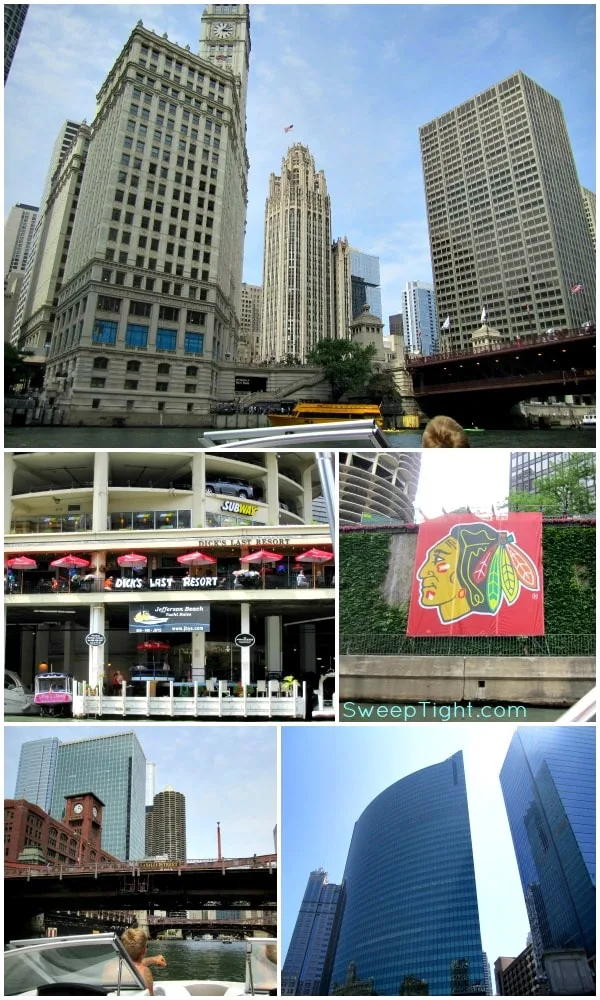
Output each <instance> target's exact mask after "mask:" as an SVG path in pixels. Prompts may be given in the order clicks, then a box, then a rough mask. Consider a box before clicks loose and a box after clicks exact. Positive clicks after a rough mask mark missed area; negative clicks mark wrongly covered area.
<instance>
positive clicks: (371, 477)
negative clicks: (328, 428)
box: [340, 451, 421, 525]
mask: <svg viewBox="0 0 600 1000" xmlns="http://www.w3.org/2000/svg"><path fill="white" fill-rule="evenodd" d="M420 468H421V455H420V453H419V452H416V451H384V452H358V453H357V452H348V453H346V454H343V453H342V454H341V455H340V524H341V525H344V524H346V525H353V524H354V525H360V524H362V525H369V524H388V523H391V522H393V521H402V522H405V521H414V516H415V507H414V502H415V496H416V492H417V486H418V483H419V471H420Z"/></svg>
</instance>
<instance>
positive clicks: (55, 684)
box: [35, 674, 71, 694]
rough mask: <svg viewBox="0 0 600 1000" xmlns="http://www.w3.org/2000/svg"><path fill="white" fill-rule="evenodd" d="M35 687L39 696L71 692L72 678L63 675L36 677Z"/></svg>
mask: <svg viewBox="0 0 600 1000" xmlns="http://www.w3.org/2000/svg"><path fill="white" fill-rule="evenodd" d="M35 687H36V691H37V692H38V694H46V693H47V692H49V691H52V692H55V691H70V690H71V678H70V677H66V676H64V675H62V674H44V676H42V677H36V679H35Z"/></svg>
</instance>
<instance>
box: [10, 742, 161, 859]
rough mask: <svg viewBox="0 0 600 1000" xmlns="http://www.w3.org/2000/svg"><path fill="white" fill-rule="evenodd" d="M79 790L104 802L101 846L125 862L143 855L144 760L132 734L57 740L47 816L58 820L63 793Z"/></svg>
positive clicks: (78, 791) (61, 809)
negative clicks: (57, 745) (59, 741)
mask: <svg viewBox="0 0 600 1000" xmlns="http://www.w3.org/2000/svg"><path fill="white" fill-rule="evenodd" d="M25 746H27V744H25ZM83 792H93V793H94V795H97V796H98V798H99V799H101V800H102V802H104V812H103V817H102V847H103V848H104V850H105V851H108V853H109V854H114V856H115V857H117V858H122V859H123V860H138V859H140V858H143V857H144V853H145V822H146V758H145V756H144V751H143V750H142V748H141V746H140V744H139V742H138V738H137V736H136V735H135V733H132V732H129V733H115V734H114V735H112V734H111V735H109V736H96V737H94V738H92V739H84V740H73V741H72V742H69V743H60V744H59V747H58V760H57V765H56V774H55V778H54V789H53V793H52V807H51V809H50V813H51V815H52V816H55V817H56V819H61V818H62V816H63V814H64V808H65V795H77V794H82V793H83Z"/></svg>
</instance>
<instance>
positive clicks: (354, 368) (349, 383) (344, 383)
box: [307, 337, 377, 403]
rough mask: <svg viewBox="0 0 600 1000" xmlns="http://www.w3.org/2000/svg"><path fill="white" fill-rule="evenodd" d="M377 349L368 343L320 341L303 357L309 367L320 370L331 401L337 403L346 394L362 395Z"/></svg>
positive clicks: (327, 339)
mask: <svg viewBox="0 0 600 1000" xmlns="http://www.w3.org/2000/svg"><path fill="white" fill-rule="evenodd" d="M376 354H377V348H376V347H373V346H372V345H371V344H370V345H369V346H368V347H362V345H361V344H357V343H356V342H355V341H353V340H332V339H331V338H329V337H328V338H326V339H325V340H320V341H319V342H318V344H316V345H315V346H314V347H313V348H312V350H311V351H310V352H309V354H308V355H307V361H308V363H309V364H310V365H316V366H317V367H318V368H322V369H323V375H324V376H325V379H326V380H327V381H328V382H329V385H330V386H331V398H332V399H333V401H334V403H337V401H338V400H339V399H341V397H342V396H343V395H344V394H345V393H348V392H351V393H354V394H356V395H358V394H360V393H364V392H365V388H366V386H367V383H368V381H369V379H370V377H371V361H372V360H373V358H374V357H375V355H376Z"/></svg>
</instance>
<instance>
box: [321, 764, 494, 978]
mask: <svg viewBox="0 0 600 1000" xmlns="http://www.w3.org/2000/svg"><path fill="white" fill-rule="evenodd" d="M343 885H344V892H345V904H344V912H343V916H342V921H341V927H340V933H339V939H338V945H337V949H336V953H335V960H334V965H333V972H332V977H331V983H332V988H333V986H334V985H335V984H339V983H343V982H344V981H345V980H346V976H347V972H348V966H349V964H350V962H354V963H356V974H357V977H358V978H359V979H360V980H366V979H370V978H371V977H372V978H373V980H374V984H373V992H374V994H375V995H377V996H402V995H411V994H412V995H416V994H417V993H419V994H423V995H429V996H455V995H458V994H461V993H468V994H482V995H484V994H485V991H486V988H485V972H484V957H483V953H482V948H481V933H480V929H479V909H478V905H477V891H476V886H475V870H474V866H473V851H472V847H471V830H470V825H469V811H468V805H467V792H466V786H465V774H464V766H463V759H462V753H457V754H454V756H452V757H450V758H449V759H448V760H445V761H443V762H442V763H440V764H434V765H433V766H432V767H427V768H425V769H424V770H422V771H417V772H416V773H415V774H411V775H409V776H408V777H406V778H402V779H401V780H400V781H397V782H396V783H395V784H394V785H391V786H390V787H389V788H387V789H386V790H385V791H384V792H382V793H381V794H380V795H378V796H377V798H376V799H374V800H373V802H371V804H370V805H369V806H367V808H366V809H365V811H364V812H363V813H362V815H361V816H360V818H359V819H358V821H357V823H356V825H355V827H354V833H353V836H352V842H351V844H350V850H349V852H348V860H347V862H346V870H345V874H344V883H343Z"/></svg>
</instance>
